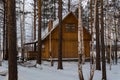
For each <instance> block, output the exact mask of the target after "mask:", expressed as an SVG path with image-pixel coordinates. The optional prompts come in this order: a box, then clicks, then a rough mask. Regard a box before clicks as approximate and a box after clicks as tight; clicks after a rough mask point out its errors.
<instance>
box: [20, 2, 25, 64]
mask: <svg viewBox="0 0 120 80" xmlns="http://www.w3.org/2000/svg"><path fill="white" fill-rule="evenodd" d="M22 8H23V13H22V17H21V57H22V62H24V51H25V49H24V48H25V47H24V43H25V13H24V9H25V0H23V7H22Z"/></svg>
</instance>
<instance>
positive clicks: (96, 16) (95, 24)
mask: <svg viewBox="0 0 120 80" xmlns="http://www.w3.org/2000/svg"><path fill="white" fill-rule="evenodd" d="M98 1H99V0H96V1H95V2H96V3H95V4H96V5H95V14H94V15H95V18H96V19H95V22H94V26H95V28H96V70H101V63H100V41H99V32H100V31H99V14H98V13H99V12H98V11H99V10H98Z"/></svg>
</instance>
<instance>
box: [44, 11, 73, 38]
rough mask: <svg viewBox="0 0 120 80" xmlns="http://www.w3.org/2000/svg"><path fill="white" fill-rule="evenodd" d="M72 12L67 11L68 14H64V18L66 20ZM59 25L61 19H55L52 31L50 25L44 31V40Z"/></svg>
mask: <svg viewBox="0 0 120 80" xmlns="http://www.w3.org/2000/svg"><path fill="white" fill-rule="evenodd" d="M70 13H72V14H73V12H69V13H67V14H66V15H64V16H63V18H62V20H64V19H65V18H66V17H67V16H68V15H69V14H70ZM73 15H74V14H73ZM58 25H59V19H56V20H55V21H53V27H52V29H51V30H50V31H48V27H47V28H46V29H45V30H44V31H42V40H44V39H45V38H46V37H47V36H48V35H49V34H50V33H51V32H52V31H53V30H54V29H55V28H56V27H57V26H58Z"/></svg>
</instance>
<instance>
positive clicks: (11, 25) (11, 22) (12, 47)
mask: <svg viewBox="0 0 120 80" xmlns="http://www.w3.org/2000/svg"><path fill="white" fill-rule="evenodd" d="M8 15H9V16H8V44H9V45H8V46H9V49H8V50H9V61H8V64H9V67H8V70H9V71H8V72H9V78H8V79H9V80H18V76H17V47H16V40H17V39H16V11H15V0H8Z"/></svg>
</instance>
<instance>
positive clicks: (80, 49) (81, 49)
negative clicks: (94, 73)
mask: <svg viewBox="0 0 120 80" xmlns="http://www.w3.org/2000/svg"><path fill="white" fill-rule="evenodd" d="M83 54H84V42H83V26H82V14H81V0H79V7H78V74H79V80H84V77H83V72H82V61H83V58H82V57H83Z"/></svg>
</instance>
